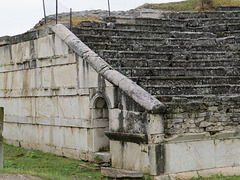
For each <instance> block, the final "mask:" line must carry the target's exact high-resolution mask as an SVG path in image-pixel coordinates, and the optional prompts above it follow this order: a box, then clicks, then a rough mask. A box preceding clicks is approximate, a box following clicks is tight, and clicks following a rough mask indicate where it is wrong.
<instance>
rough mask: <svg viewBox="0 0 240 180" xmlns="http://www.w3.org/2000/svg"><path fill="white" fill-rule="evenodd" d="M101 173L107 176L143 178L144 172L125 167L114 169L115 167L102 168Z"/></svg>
mask: <svg viewBox="0 0 240 180" xmlns="http://www.w3.org/2000/svg"><path fill="white" fill-rule="evenodd" d="M101 173H102V175H103V176H105V177H110V178H114V179H115V178H134V179H138V178H142V177H143V173H142V172H140V171H129V170H123V169H114V168H106V167H102V168H101Z"/></svg>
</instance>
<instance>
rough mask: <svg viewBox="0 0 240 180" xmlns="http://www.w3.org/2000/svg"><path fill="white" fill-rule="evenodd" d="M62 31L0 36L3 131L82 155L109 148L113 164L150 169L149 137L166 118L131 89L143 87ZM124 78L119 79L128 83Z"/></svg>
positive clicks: (34, 144)
mask: <svg viewBox="0 0 240 180" xmlns="http://www.w3.org/2000/svg"><path fill="white" fill-rule="evenodd" d="M68 33H69V32H68ZM60 36H61V35H60ZM60 36H58V35H57V34H55V33H54V32H53V31H52V30H51V29H49V28H46V29H44V30H40V31H33V32H27V33H25V34H22V35H18V36H14V37H2V38H1V39H0V40H1V43H0V45H1V46H0V81H1V82H3V83H1V84H0V107H4V109H5V120H4V132H3V135H4V138H5V139H6V141H7V142H8V143H12V144H14V145H17V146H22V147H25V148H34V149H40V150H43V151H45V152H51V153H55V154H58V155H64V156H67V157H74V158H80V159H85V160H94V157H95V155H94V153H95V152H98V151H102V150H109V148H110V151H111V154H112V161H113V164H114V166H115V167H121V168H126V169H137V170H139V169H142V170H145V171H149V169H150V162H149V151H148V145H147V144H148V140H152V141H158V138H156V137H160V136H159V135H161V136H162V135H163V126H162V124H163V123H162V118H161V117H160V116H159V115H156V114H155V115H154V114H151V113H148V112H147V111H146V110H145V108H143V107H142V106H140V105H139V104H138V103H136V102H135V101H134V100H133V99H132V97H130V96H129V94H130V93H132V94H134V93H133V92H132V90H133V91H135V90H138V91H139V89H138V88H132V87H131V85H130V86H127V87H130V88H131V90H129V92H130V93H129V94H128V89H127V93H126V91H124V90H121V89H120V88H119V87H118V86H116V85H113V84H112V83H110V82H109V81H107V80H105V78H104V77H103V76H102V75H100V74H99V73H98V72H97V71H96V70H94V69H93V68H92V65H89V63H88V60H87V59H84V58H85V57H84V56H82V54H81V52H80V53H76V52H74V51H73V49H74V48H70V47H69V46H68V45H67V43H66V41H64V40H63V39H62V37H60ZM82 51H84V47H83V50H82ZM93 56H94V57H96V55H93ZM86 58H89V56H87V57H86ZM125 81H128V80H127V79H126V78H124V80H123V84H122V85H120V86H125V85H126V84H127V83H129V82H127V83H126V82H125ZM130 83H132V82H130ZM133 86H134V87H136V85H134V84H133ZM124 88H125V89H126V87H124ZM124 88H123V89H124ZM140 92H141V90H140ZM137 95H138V94H137ZM132 96H136V95H132ZM147 97H148V95H147ZM141 98H142V97H140V98H138V97H136V99H137V100H138V99H139V100H141ZM141 101H142V102H143V103H145V105H146V104H147V103H148V102H147V101H144V100H141ZM147 105H148V104H147ZM153 107H154V106H153ZM105 131H108V137H107V136H105ZM116 134H117V135H116ZM131 134H134V135H135V136H136V137H137V138H136V139H135V138H132V136H131ZM147 134H149V135H147ZM122 136H123V138H122ZM142 136H143V137H144V138H142V139H143V140H142V139H141V137H142ZM133 137H134V136H133ZM139 137H140V141H138V139H139ZM109 139H110V140H109ZM123 139H125V140H123ZM132 147H134V148H135V149H134V151H133V150H132ZM119 148H120V149H119ZM119 153H121V156H119ZM125 154H126V155H125Z"/></svg>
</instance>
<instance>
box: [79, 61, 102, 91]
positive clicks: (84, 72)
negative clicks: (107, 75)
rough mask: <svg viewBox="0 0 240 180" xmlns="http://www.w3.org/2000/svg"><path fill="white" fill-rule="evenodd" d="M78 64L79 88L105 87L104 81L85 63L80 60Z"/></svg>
mask: <svg viewBox="0 0 240 180" xmlns="http://www.w3.org/2000/svg"><path fill="white" fill-rule="evenodd" d="M78 64H79V87H80V88H89V87H90V88H91V87H99V86H100V85H101V86H105V81H104V80H103V79H102V78H101V77H100V75H99V74H98V73H97V72H96V71H95V70H94V69H93V68H92V67H91V66H90V65H89V64H88V63H87V62H86V61H84V60H81V59H80V60H79V63H78ZM101 86H100V87H101Z"/></svg>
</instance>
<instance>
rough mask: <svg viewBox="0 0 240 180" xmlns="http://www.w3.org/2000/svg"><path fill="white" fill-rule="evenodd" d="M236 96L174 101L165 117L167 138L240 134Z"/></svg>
mask: <svg viewBox="0 0 240 180" xmlns="http://www.w3.org/2000/svg"><path fill="white" fill-rule="evenodd" d="M239 100H240V96H239V95H231V96H230V95H226V96H217V95H205V96H203V97H192V98H188V99H187V98H177V97H176V98H173V99H172V101H171V102H168V103H167V104H168V108H167V111H166V114H165V115H164V117H165V133H166V136H172V135H176V134H184V133H204V132H205V133H209V135H214V134H216V133H220V132H229V131H231V132H239V130H240V104H239Z"/></svg>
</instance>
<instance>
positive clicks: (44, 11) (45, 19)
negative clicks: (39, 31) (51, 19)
mask: <svg viewBox="0 0 240 180" xmlns="http://www.w3.org/2000/svg"><path fill="white" fill-rule="evenodd" d="M43 13H44V22H45V24H47V17H46V8H45V1H44V0H43Z"/></svg>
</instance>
